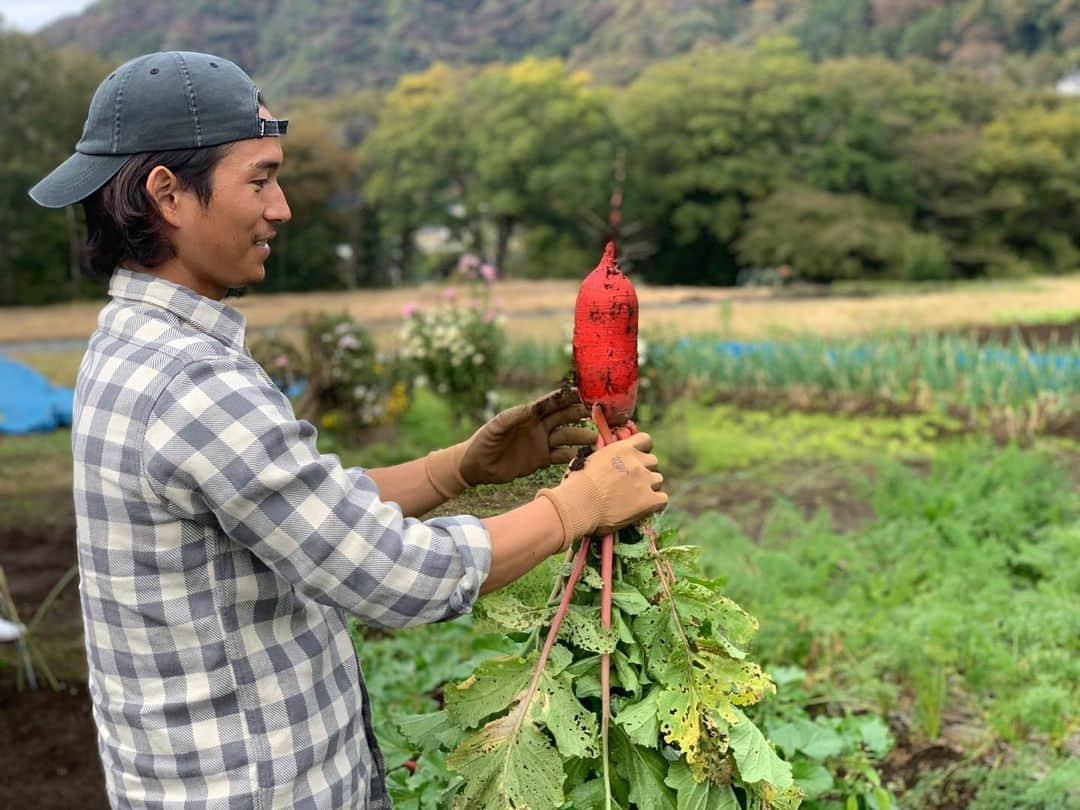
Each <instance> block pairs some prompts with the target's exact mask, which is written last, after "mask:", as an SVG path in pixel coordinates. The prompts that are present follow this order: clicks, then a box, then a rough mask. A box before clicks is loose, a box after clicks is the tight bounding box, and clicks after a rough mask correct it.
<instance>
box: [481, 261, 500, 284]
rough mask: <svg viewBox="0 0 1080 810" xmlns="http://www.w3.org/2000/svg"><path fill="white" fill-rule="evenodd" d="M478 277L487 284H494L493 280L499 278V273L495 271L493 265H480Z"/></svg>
mask: <svg viewBox="0 0 1080 810" xmlns="http://www.w3.org/2000/svg"><path fill="white" fill-rule="evenodd" d="M480 277H481V278H483V279H484V281H486V282H487V283H488V284H494V283H495V279H496V278H498V277H499V271H498V270H496V269H495V265H493V264H482V265H480Z"/></svg>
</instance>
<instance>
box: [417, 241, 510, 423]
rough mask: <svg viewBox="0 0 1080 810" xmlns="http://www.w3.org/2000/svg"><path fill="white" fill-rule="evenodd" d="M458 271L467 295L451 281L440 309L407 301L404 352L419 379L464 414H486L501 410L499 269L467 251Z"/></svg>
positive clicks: (501, 339) (459, 263)
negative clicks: (498, 381)
mask: <svg viewBox="0 0 1080 810" xmlns="http://www.w3.org/2000/svg"><path fill="white" fill-rule="evenodd" d="M457 276H458V278H459V280H460V281H461V282H463V284H464V288H465V294H464V295H459V294H458V291H457V289H456V288H455V287H448V288H447V289H446V290H445V291H444V293H443V301H442V304H441V305H440V306H438V307H436V308H435V309H434V310H431V311H424V310H421V309H420V308H418V307H416V306H415V305H411V304H410V305H408V306H406V308H405V310H404V312H403V313H402V314H403V315H404V317H405V322H404V324H403V325H402V327H401V331H400V335H399V336H400V338H401V355H400V356H401V360H402V362H403V363H404V364H406V365H407V367H408V368H409V369H410V371H411V373H412V374H413V375H414V376H413V383H414V384H415V385H417V386H430V387H431V388H432V389H433V390H434V391H435V392H436V393H437V394H439V395H440V396H442V397H445V398H446V400H447V401H448V402H449V403H450V405H451V407H452V408H453V409H454V411H455V413H456V414H457V415H458V416H459V417H467V418H470V419H476V418H483V419H486V418H490V417H491V416H492V415H493V414H494V413H495V410H496V405H497V402H496V397H495V392H494V388H495V376H496V374H497V372H498V366H499V358H500V347H501V346H502V345H503V342H504V339H503V335H502V329H501V328H500V323H501V320H502V318H501V316H500V315H499V314H498V312H497V309H496V307H497V301H496V300H494V299H493V297H492V290H493V287H494V284H495V280H496V277H497V272H496V270H495V268H494V267H493V266H492V265H490V264H485V263H483V262H481V261H480V259H479V258H477V257H476V256H472V255H470V254H465V255H464V256H462V257H461V260H460V261H459V262H458V270H457Z"/></svg>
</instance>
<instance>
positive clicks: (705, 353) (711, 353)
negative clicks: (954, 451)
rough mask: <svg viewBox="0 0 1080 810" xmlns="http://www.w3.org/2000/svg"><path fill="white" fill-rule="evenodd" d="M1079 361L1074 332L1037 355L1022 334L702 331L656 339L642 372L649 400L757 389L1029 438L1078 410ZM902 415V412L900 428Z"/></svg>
mask: <svg viewBox="0 0 1080 810" xmlns="http://www.w3.org/2000/svg"><path fill="white" fill-rule="evenodd" d="M1078 367H1080V346H1077V345H1076V343H1075V342H1074V343H1072V344H1067V345H1061V344H1058V345H1054V346H1052V347H1051V348H1050V349H1048V350H1047V354H1046V355H1039V354H1036V353H1032V352H1030V351H1029V349H1028V348H1027V347H1026V346H1024V345H1023V343H1022V342H1021V341H1020V340H1019V339H1018V338H1014V339H1013V341H1012V342H1011V343H1009V344H1007V345H1006V346H1004V347H987V346H980V345H979V344H978V343H977V342H975V341H974V340H971V339H969V338H964V337H960V336H956V335H937V334H933V333H927V334H921V335H905V334H897V335H893V336H883V337H874V338H868V339H853V340H844V341H840V340H835V339H827V338H818V337H813V336H804V337H799V338H789V339H784V340H777V341H774V342H770V343H761V344H751V345H744V344H729V343H726V342H724V341H722V340H718V339H717V338H715V337H709V336H695V337H691V338H678V339H671V338H668V339H663V338H658V339H654V340H651V341H650V343H649V362H648V364H646V365H645V366H643V369H642V375H643V381H647V383H648V384H647V385H646V386H645V390H647V391H648V396H647V399H646V401H647V402H648V403H650V404H656V405H659V406H661V407H662V406H663V405H664V404H665V403H667V402H670V401H672V400H673V399H674V398H675V397H677V396H681V395H684V394H685V393H694V394H696V395H697V396H699V397H701V398H713V397H715V396H716V395H718V394H739V395H743V396H745V395H747V394H748V393H749V392H757V393H758V394H759V395H770V394H771V395H781V396H782V397H783V398H786V399H787V401H789V402H790V403H792V404H796V405H801V406H807V405H813V404H816V405H817V406H818V407H820V408H826V409H834V408H838V407H847V408H852V407H860V406H862V407H866V406H875V405H876V406H877V408H878V410H886V411H888V410H897V409H899V410H903V411H909V412H913V413H928V414H934V415H935V416H937V417H945V416H951V417H953V418H956V417H961V418H962V419H963V420H964V421H962V422H960V423H950V422H949V420H947V419H943V420H939V421H938V431H937V432H940V431H948V430H954V429H956V428H959V427H963V426H964V425H965V424H966V425H967V426H978V425H988V426H991V427H993V428H994V430H995V431H997V432H1000V433H1003V434H1004V435H1006V436H1009V437H1012V438H1030V437H1031V436H1033V435H1036V434H1039V433H1041V432H1044V431H1046V430H1048V429H1050V428H1051V427H1053V426H1054V425H1057V424H1061V423H1063V421H1067V420H1069V419H1071V418H1073V416H1074V415H1075V413H1076V411H1077V401H1078V398H1080V375H1077V373H1076V369H1077V368H1078ZM643 384H644V383H643ZM710 419H713V417H709V418H706V420H705V421H706V422H708V421H709V420H710ZM919 421H925V420H920V419H915V420H914V422H919ZM904 424H906V422H905V419H898V420H896V422H895V427H894V428H892V432H893V433H895V434H896V436H897V438H901V435H900V432H904V431H905V430H906V429H904V428H903V427H902V426H903V425H904ZM912 424H914V423H912ZM912 430H915V429H914V428H912ZM918 432H919V431H918V430H915V433H918ZM933 433H934V431H932V432H931V433H930V434H929V435H931V436H932V435H933ZM905 435H908V434H906V433H905Z"/></svg>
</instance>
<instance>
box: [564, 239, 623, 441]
mask: <svg viewBox="0 0 1080 810" xmlns="http://www.w3.org/2000/svg"><path fill="white" fill-rule="evenodd" d="M637 332H638V300H637V293H636V292H634V285H633V284H631V283H630V279H628V278H627V277H626V276H624V275H623V274H622V273H621V272H620V271H619V267H618V265H617V264H616V263H615V243H614V242H608V243H607V247H605V248H604V257H603V258H602V259H601V260H600V264H598V265H597V266H596V269H594V270H593V271H592V272H591V273H589V275H588V276H586V277H585V280H584V281H583V282H582V283H581V290H580V291H579V292H578V297H577V306H576V307H575V309H574V369H575V371H576V373H577V385H578V390H579V391H580V392H581V399H582V401H583V402H584V403H585V407H586V408H589V409H590V411H591V410H592V407H593V405H594V404H599V405H600V407H601V408H602V409H603V411H604V416H605V417H606V418H607V423H608V424H609V425H611V426H612V427H618V426H619V425H624V424H626V422H627V420H628V419H630V417H631V415H633V413H634V405H635V404H636V403H637V392H638V358H637Z"/></svg>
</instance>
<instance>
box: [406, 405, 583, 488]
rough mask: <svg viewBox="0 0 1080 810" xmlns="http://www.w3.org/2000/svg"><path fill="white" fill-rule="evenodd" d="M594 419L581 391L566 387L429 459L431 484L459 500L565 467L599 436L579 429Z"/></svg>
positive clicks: (504, 414)
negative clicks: (470, 490) (482, 488)
mask: <svg viewBox="0 0 1080 810" xmlns="http://www.w3.org/2000/svg"><path fill="white" fill-rule="evenodd" d="M586 416H588V412H587V411H586V410H585V406H584V405H582V404H581V396H580V395H579V394H578V390H577V389H576V388H571V387H565V388H560V389H559V390H557V391H552V392H551V393H550V394H547V395H546V396H543V397H541V398H540V399H538V400H536V401H534V402H530V403H528V404H527V405H518V406H516V407H514V408H508V409H507V410H505V411H503V412H502V413H500V414H498V415H496V416H495V417H494V418H492V419H491V420H490V421H489V422H487V423H486V424H485V425H484V426H483V427H481V428H480V429H479V430H478V431H476V433H474V434H473V435H472V436H471V437H470V438H469V439H467V440H466V441H463V442H461V443H460V444H455V445H454V446H453V447H448V448H446V449H445V450H433V451H432V452H430V453H428V455H427V457H426V459H425V465H424V466H425V469H426V470H427V475H428V478H429V479H430V480H431V485H432V486H433V487H435V489H436V490H437V491H438V493H439V494H440V495H442V496H443V497H444V498H453V497H454V496H456V495H458V494H460V493H461V492H462V490H464V489H465V488H466V487H469V486H474V485H476V484H505V483H506V482H507V481H513V480H514V479H515V478H520V477H521V476H523V475H528V474H529V473H533V472H536V471H537V470H539V469H541V468H542V467H547V466H548V465H549V464H565V463H566V462H568V461H570V459H572V458H573V457H574V456H575V455H576V454H577V450H578V448H579V447H582V446H585V447H592V446H593V445H594V444H595V443H596V432H595V431H593V430H590V429H589V428H583V427H573V426H572V425H570V423H571V422H576V421H578V420H579V419H584V418H586Z"/></svg>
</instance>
